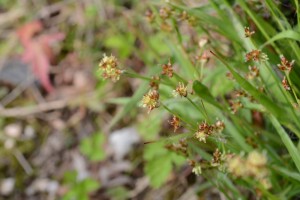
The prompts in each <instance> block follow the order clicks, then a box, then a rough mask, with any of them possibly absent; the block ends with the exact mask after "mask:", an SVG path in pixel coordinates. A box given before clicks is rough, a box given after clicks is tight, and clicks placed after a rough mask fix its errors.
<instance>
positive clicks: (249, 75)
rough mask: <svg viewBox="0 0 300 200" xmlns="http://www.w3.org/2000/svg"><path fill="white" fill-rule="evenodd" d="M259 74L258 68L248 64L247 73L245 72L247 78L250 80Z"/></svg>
mask: <svg viewBox="0 0 300 200" xmlns="http://www.w3.org/2000/svg"><path fill="white" fill-rule="evenodd" d="M258 76H259V69H258V67H256V66H249V73H247V74H246V78H247V79H248V80H252V79H254V78H256V77H258Z"/></svg>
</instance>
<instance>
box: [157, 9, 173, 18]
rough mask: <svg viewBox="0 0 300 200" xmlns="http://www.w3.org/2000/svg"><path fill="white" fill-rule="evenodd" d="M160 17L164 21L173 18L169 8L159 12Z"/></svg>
mask: <svg viewBox="0 0 300 200" xmlns="http://www.w3.org/2000/svg"><path fill="white" fill-rule="evenodd" d="M159 16H160V17H161V18H162V19H167V18H169V17H170V16H171V10H170V9H169V8H166V7H163V8H161V9H160V10H159Z"/></svg>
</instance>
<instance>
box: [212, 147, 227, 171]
mask: <svg viewBox="0 0 300 200" xmlns="http://www.w3.org/2000/svg"><path fill="white" fill-rule="evenodd" d="M225 162H226V154H224V153H221V152H220V151H219V149H216V150H215V152H214V153H213V158H212V160H211V163H210V164H211V166H213V167H218V169H219V170H220V171H225V167H226V166H225Z"/></svg>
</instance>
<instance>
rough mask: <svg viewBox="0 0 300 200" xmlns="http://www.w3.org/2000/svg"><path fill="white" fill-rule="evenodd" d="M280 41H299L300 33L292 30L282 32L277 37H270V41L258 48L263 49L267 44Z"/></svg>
mask: <svg viewBox="0 0 300 200" xmlns="http://www.w3.org/2000/svg"><path fill="white" fill-rule="evenodd" d="M282 39H292V40H296V41H300V33H299V32H296V31H293V30H286V31H282V32H280V33H278V34H277V35H275V36H274V37H272V38H271V39H269V40H268V41H266V42H265V43H264V44H263V45H262V46H261V47H260V48H261V49H263V48H264V47H266V46H267V45H268V44H270V43H272V42H275V41H277V40H282Z"/></svg>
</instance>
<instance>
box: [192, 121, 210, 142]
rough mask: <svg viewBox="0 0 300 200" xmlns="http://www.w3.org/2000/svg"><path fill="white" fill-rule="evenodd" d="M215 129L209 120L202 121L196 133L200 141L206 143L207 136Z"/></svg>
mask: <svg viewBox="0 0 300 200" xmlns="http://www.w3.org/2000/svg"><path fill="white" fill-rule="evenodd" d="M213 131H214V126H211V125H209V124H208V123H207V122H202V123H201V124H199V126H198V130H197V131H196V133H195V134H194V136H195V138H197V139H198V140H199V141H200V142H204V143H206V138H207V137H208V136H210V135H211V134H212V133H213Z"/></svg>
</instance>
